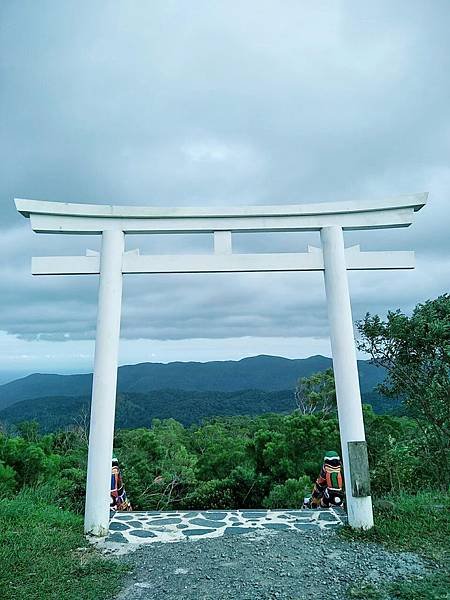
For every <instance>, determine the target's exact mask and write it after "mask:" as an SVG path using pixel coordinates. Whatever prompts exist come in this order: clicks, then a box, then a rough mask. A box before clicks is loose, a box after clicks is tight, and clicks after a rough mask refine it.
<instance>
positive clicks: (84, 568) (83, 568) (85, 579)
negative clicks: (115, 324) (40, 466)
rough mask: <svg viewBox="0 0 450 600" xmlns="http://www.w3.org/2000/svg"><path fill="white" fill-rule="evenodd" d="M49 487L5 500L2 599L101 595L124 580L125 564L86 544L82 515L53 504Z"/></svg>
mask: <svg viewBox="0 0 450 600" xmlns="http://www.w3.org/2000/svg"><path fill="white" fill-rule="evenodd" d="M48 494H49V490H45V489H39V488H37V489H35V490H32V489H25V490H23V491H22V492H20V493H19V494H18V495H17V496H16V497H15V498H13V499H11V500H6V499H3V500H0V565H1V569H0V589H1V590H2V599H3V600H13V599H14V600H18V599H19V598H26V599H27V600H47V599H55V600H56V599H57V600H101V599H103V598H111V597H112V596H113V595H114V593H115V592H116V591H117V590H118V588H119V586H120V580H121V577H122V574H123V571H124V567H123V566H121V565H119V563H117V562H116V561H114V560H107V559H104V558H102V557H101V556H100V555H99V554H98V553H97V551H95V550H93V549H92V548H89V547H88V546H87V543H86V540H85V538H84V536H83V533H82V532H83V527H82V520H81V517H80V516H78V515H75V514H74V513H71V512H69V511H65V510H62V509H60V508H59V507H58V506H55V505H51V504H48V503H47V502H46V497H47V496H48Z"/></svg>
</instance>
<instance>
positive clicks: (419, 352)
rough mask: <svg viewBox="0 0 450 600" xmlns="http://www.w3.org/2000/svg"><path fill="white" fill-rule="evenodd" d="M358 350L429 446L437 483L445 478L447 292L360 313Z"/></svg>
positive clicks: (449, 367)
mask: <svg viewBox="0 0 450 600" xmlns="http://www.w3.org/2000/svg"><path fill="white" fill-rule="evenodd" d="M357 327H358V330H359V332H360V334H361V341H360V342H359V344H358V347H359V349H360V350H362V351H364V352H367V353H368V354H369V355H370V356H371V358H372V360H373V361H374V363H376V364H378V365H380V366H382V367H384V368H385V369H386V371H387V377H386V380H385V381H384V383H383V384H382V385H381V386H380V392H381V393H382V394H384V395H385V396H387V397H399V398H401V399H402V401H403V403H404V404H405V405H406V407H407V408H408V412H409V413H410V414H411V415H412V416H413V417H415V418H416V419H417V422H418V424H419V426H420V428H421V431H422V435H423V436H424V437H425V438H426V440H427V443H428V445H429V448H430V449H431V450H433V449H434V451H435V456H436V458H437V462H438V463H439V468H440V470H441V472H442V473H443V481H442V483H443V485H444V486H446V485H448V481H449V451H450V295H449V294H444V295H442V296H439V297H438V298H436V299H435V300H428V301H427V302H425V303H423V304H418V305H417V306H416V307H415V309H414V311H413V313H412V315H411V316H408V315H405V314H403V313H402V312H401V311H400V310H397V311H395V312H391V311H390V312H388V314H387V318H386V320H382V319H381V318H380V317H379V316H378V315H370V314H366V316H365V318H364V319H363V320H362V321H359V322H358V323H357Z"/></svg>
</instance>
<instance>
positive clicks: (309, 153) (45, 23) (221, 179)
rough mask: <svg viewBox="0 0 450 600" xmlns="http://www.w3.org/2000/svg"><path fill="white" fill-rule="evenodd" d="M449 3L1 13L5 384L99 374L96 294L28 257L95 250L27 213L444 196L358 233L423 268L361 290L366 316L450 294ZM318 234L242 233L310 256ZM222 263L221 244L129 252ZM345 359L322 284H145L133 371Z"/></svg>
mask: <svg viewBox="0 0 450 600" xmlns="http://www.w3.org/2000/svg"><path fill="white" fill-rule="evenodd" d="M449 31H450V10H449V5H448V1H447V0H442V1H439V0H432V1H431V2H430V0H423V1H417V0H396V2H392V1H390V0H389V1H378V2H372V1H363V2H361V0H355V1H350V0H349V1H345V0H341V1H338V0H329V1H326V0H324V1H321V0H318V1H316V2H306V1H302V0H295V1H294V0H285V1H281V2H280V1H278V0H271V1H266V0H247V1H245V2H242V1H233V0H226V1H225V0H221V1H214V0H208V1H206V0H195V1H193V2H184V1H182V0H178V1H172V0H152V1H151V2H148V1H147V0H142V1H137V0H136V1H134V0H132V1H129V0H127V1H125V0H123V1H120V2H117V1H98V0H89V2H88V1H83V0H77V1H70V0H65V1H64V2H56V1H55V0H51V1H45V0H39V2H35V1H34V0H30V1H29V2H26V1H23V0H14V1H13V0H4V1H3V2H1V3H0V69H1V70H0V127H1V137H0V154H1V157H0V158H1V160H0V169H1V177H0V217H1V218H0V227H1V237H0V257H1V258H0V288H1V289H0V371H1V373H2V374H1V376H0V377H3V380H4V379H5V378H7V377H9V376H10V375H11V373H14V374H16V373H28V372H33V371H37V370H39V371H50V372H52V371H53V372H55V371H59V372H73V371H81V370H88V369H90V368H91V364H92V355H93V336H94V333H95V317H96V294H97V285H98V281H97V278H96V277H94V276H91V277H89V276H82V277H72V278H71V277H54V278H52V277H42V278H33V277H32V276H31V275H30V257H31V256H32V255H50V254H73V253H84V251H85V249H86V248H87V247H89V248H94V249H96V248H98V245H99V240H98V239H97V237H90V238H85V237H71V236H48V235H47V236H46V235H36V234H33V233H32V232H31V230H30V226H29V221H27V220H25V219H23V218H22V217H21V216H20V215H18V214H17V213H16V211H15V209H14V205H13V198H14V197H22V198H34V199H45V200H54V201H64V202H88V203H104V204H105V203H106V204H137V205H166V206H171V205H202V206H204V205H216V206H220V205H223V206H229V205H231V204H236V205H237V204H287V203H303V202H304V203H310V202H322V201H339V200H346V199H351V200H357V199H361V198H373V199H378V198H383V197H385V196H392V195H397V194H404V193H410V192H421V191H428V192H429V193H430V196H429V204H428V206H427V207H425V208H424V209H423V210H422V211H421V212H420V213H418V214H417V220H416V223H415V224H414V225H413V226H412V227H411V228H409V229H404V230H388V231H382V232H370V231H369V232H358V233H351V234H347V236H346V237H347V239H346V242H347V243H348V244H353V243H361V245H362V248H363V249H383V250H388V249H414V250H416V251H417V269H416V271H414V272H367V273H352V274H351V275H350V284H351V293H352V302H353V311H354V317H355V319H356V318H360V317H361V316H362V315H363V314H364V313H365V312H366V311H370V312H374V311H376V312H379V313H381V314H384V313H385V312H386V311H387V310H388V309H389V308H397V307H399V308H401V309H403V310H406V311H410V310H411V308H412V307H413V306H414V305H415V304H416V303H417V302H421V301H424V300H426V299H427V298H431V297H435V296H437V295H438V294H440V293H443V292H445V291H447V290H448V288H449V278H450V237H449V220H450V219H449V217H450V203H449V202H450V196H449V192H450V162H449V156H450V118H449V113H450V103H449V98H450V82H449V73H450V38H449V35H448V32H449ZM311 242H312V243H314V242H316V243H317V242H318V237H317V236H316V234H285V235H280V234H273V235H271V236H269V235H256V234H252V235H247V236H243V235H242V236H236V240H235V249H236V251H239V250H242V251H249V250H253V251H266V252H268V251H271V250H273V251H303V250H304V249H305V248H306V245H307V244H308V243H311ZM127 247H128V248H134V247H140V249H141V252H148V253H150V252H164V253H172V252H173V253H181V252H191V253H192V252H199V253H201V252H210V251H211V247H212V240H211V239H210V236H207V235H205V236H201V235H200V236H182V237H179V238H178V237H164V236H161V237H160V236H158V237H156V238H154V239H149V238H144V237H143V236H133V237H130V238H129V239H127ZM262 353H264V354H277V355H282V356H288V357H304V356H308V355H311V354H316V353H323V354H329V341H328V326H327V319H326V305H325V295H324V289H323V281H322V276H321V274H319V273H310V274H308V273H297V274H250V275H240V274H232V275H225V274H223V275H183V276H181V275H180V276H177V275H172V276H167V275H166V276H150V275H147V276H138V275H135V276H127V277H126V278H125V286H124V305H123V322H122V346H121V357H120V360H121V363H133V362H142V361H148V360H150V361H162V362H167V361H170V360H216V359H228V358H233V359H234V358H240V357H242V356H248V355H254V354H262Z"/></svg>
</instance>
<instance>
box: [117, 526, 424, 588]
mask: <svg viewBox="0 0 450 600" xmlns="http://www.w3.org/2000/svg"><path fill="white" fill-rule="evenodd" d="M120 560H123V561H125V562H126V563H127V564H128V565H129V566H130V568H131V569H132V572H131V574H130V576H129V577H128V579H127V581H126V585H125V588H124V590H123V591H122V592H121V594H120V595H119V597H120V598H121V599H123V600H156V599H158V600H161V599H163V598H168V599H170V600H171V599H172V598H173V599H177V600H213V599H214V600H225V599H226V600H271V599H277V598H280V599H283V600H301V599H308V600H310V599H315V598H320V599H321V600H323V599H326V600H342V599H344V598H346V592H347V590H348V588H349V586H350V585H351V584H355V583H357V582H358V581H362V580H365V581H369V582H373V583H380V582H382V581H384V582H386V581H392V580H395V579H402V578H407V577H410V576H414V575H418V574H420V573H421V572H424V571H425V570H426V568H427V566H426V565H425V563H424V562H423V561H422V560H421V559H420V558H418V557H417V556H416V555H414V554H409V553H391V552H388V551H386V550H384V549H382V548H380V547H379V546H377V545H373V544H361V543H356V542H347V541H345V540H342V539H341V538H340V537H339V536H338V535H337V534H336V532H335V531H314V532H309V531H304V532H303V531H302V532H295V531H257V532H252V533H249V534H246V535H239V536H231V537H221V538H216V539H203V540H201V539H200V540H196V541H193V540H188V541H185V542H179V543H174V544H164V543H156V544H152V545H148V546H142V547H141V548H140V549H139V550H137V551H136V552H134V553H131V554H128V555H126V556H124V557H122V558H121V559H120Z"/></svg>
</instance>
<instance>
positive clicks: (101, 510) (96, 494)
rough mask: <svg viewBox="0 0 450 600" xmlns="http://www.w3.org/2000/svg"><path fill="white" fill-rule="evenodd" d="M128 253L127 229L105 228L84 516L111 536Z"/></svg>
mask: <svg viewBox="0 0 450 600" xmlns="http://www.w3.org/2000/svg"><path fill="white" fill-rule="evenodd" d="M123 254H124V233H123V231H114V230H106V231H103V233H102V247H101V252H100V284H99V292H98V308H97V333H96V338H95V356H94V377H93V381H92V401H91V421H90V430H89V451H88V466H87V481H86V506H85V518H84V528H85V531H87V532H91V533H92V534H93V535H97V536H104V535H107V533H108V524H109V508H108V507H107V506H106V507H105V502H104V501H99V500H100V499H105V498H108V497H109V495H110V486H111V476H110V473H111V458H112V449H113V436H114V419H115V414H116V388H117V367H118V356H119V339H120V317H121V312H122V281H123V277H122V262H123ZM106 473H107V474H108V477H106V476H105V474H106Z"/></svg>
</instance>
